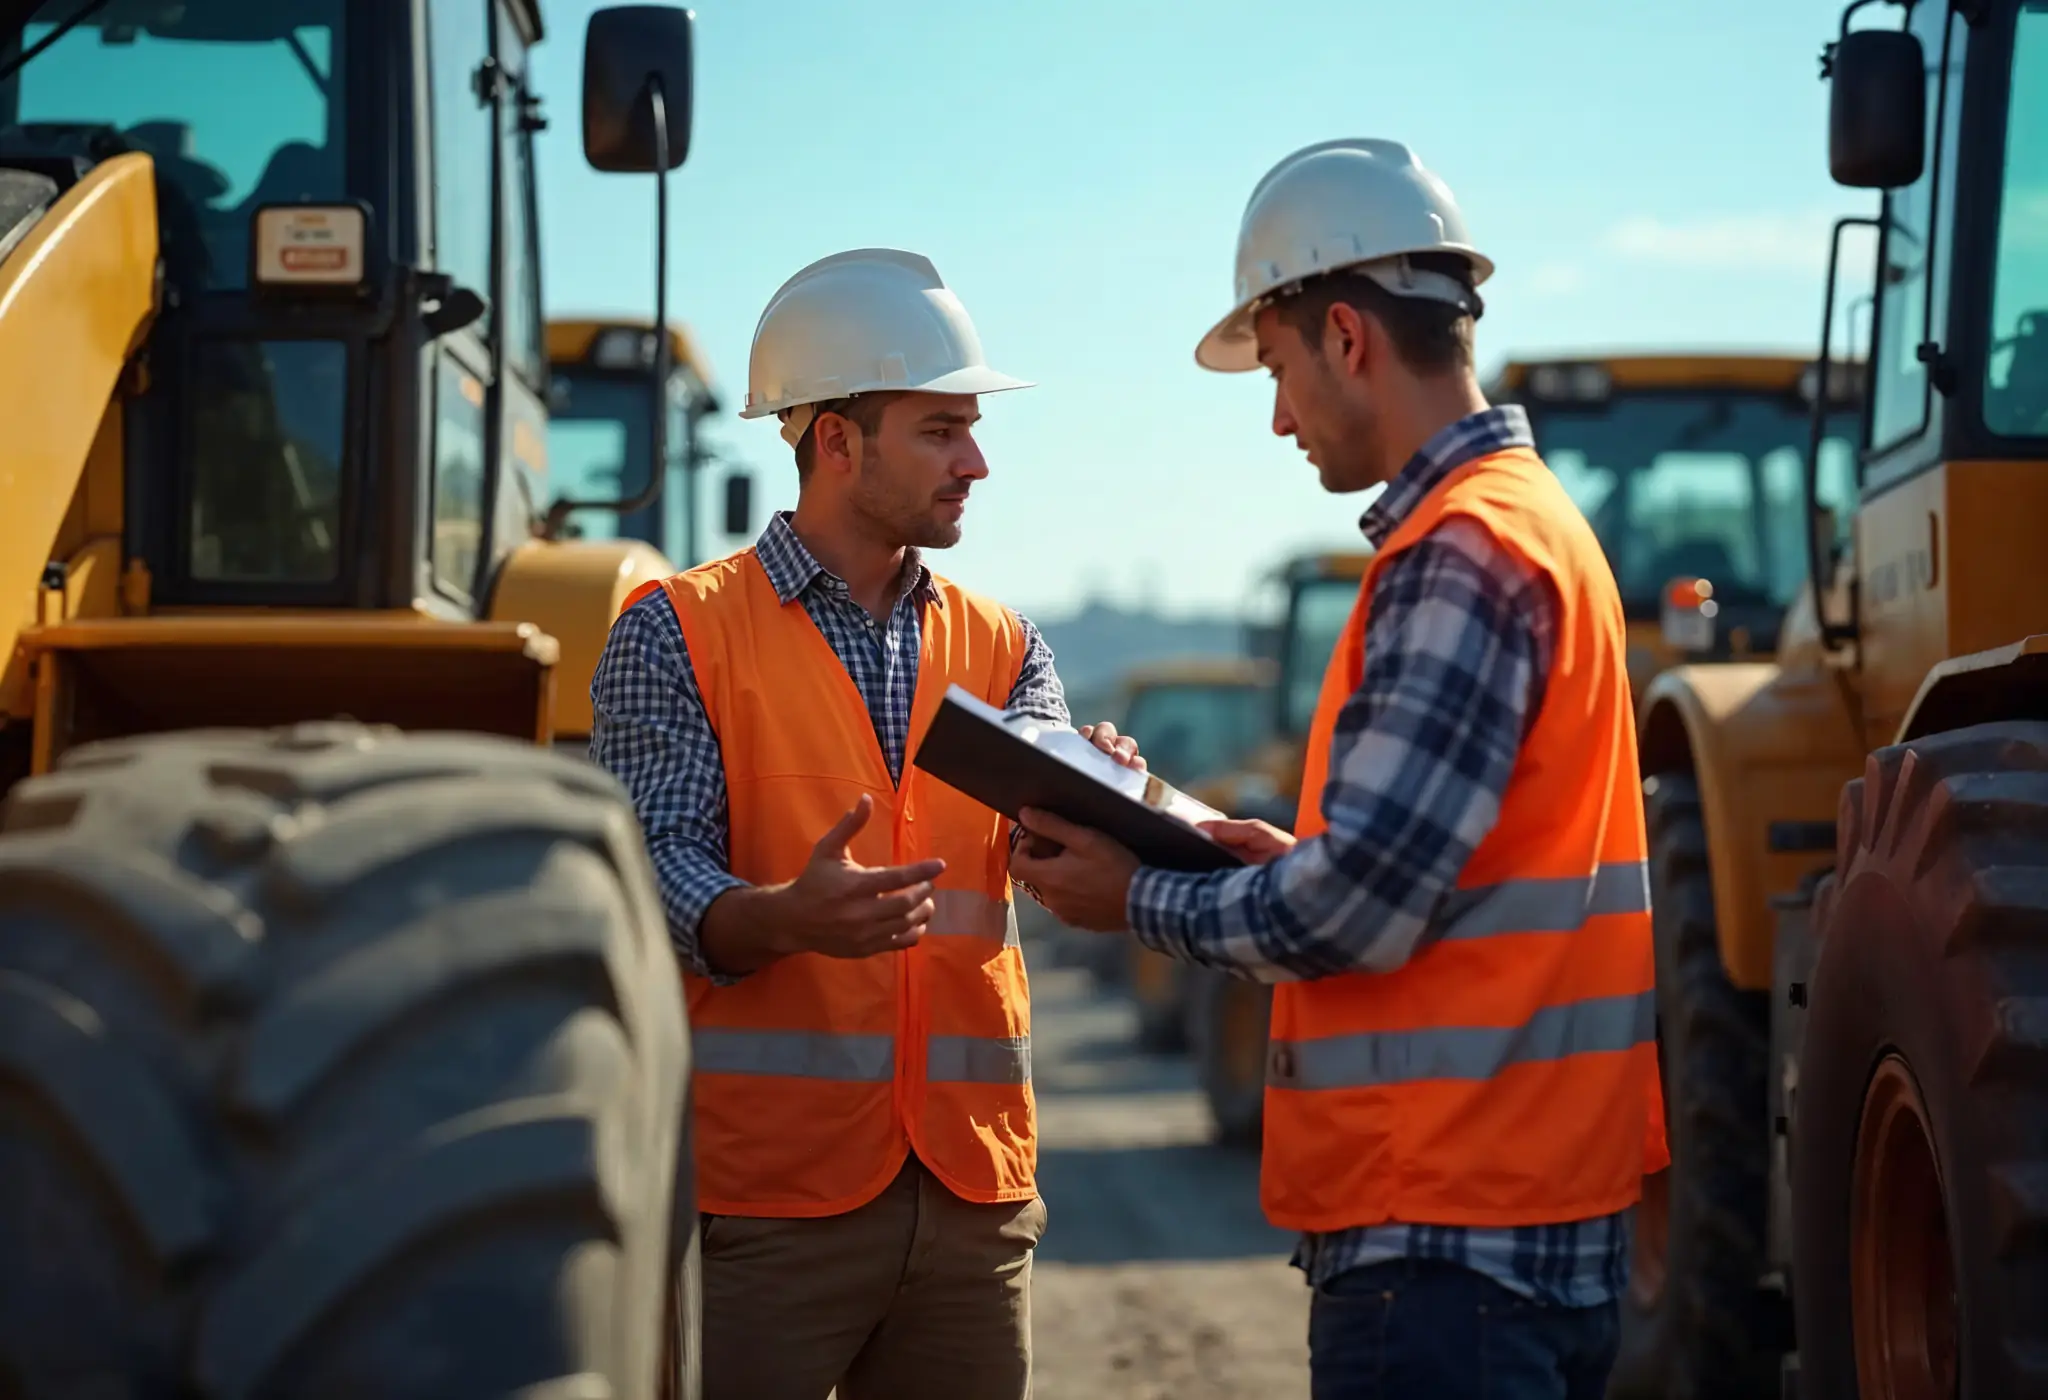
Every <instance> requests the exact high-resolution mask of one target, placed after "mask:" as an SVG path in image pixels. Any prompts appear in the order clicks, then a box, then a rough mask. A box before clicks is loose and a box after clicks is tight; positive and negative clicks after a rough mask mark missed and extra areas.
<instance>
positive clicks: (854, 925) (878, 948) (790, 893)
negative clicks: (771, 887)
mask: <svg viewBox="0 0 2048 1400" xmlns="http://www.w3.org/2000/svg"><path fill="white" fill-rule="evenodd" d="M874 809H875V802H874V799H873V798H872V797H871V796H869V795H868V794H867V793H862V794H861V796H860V800H859V801H858V802H856V803H854V804H853V810H851V811H850V812H848V813H847V814H846V815H845V816H843V817H841V818H840V819H839V820H838V822H837V823H835V824H834V825H833V827H832V829H831V830H830V831H828V832H826V833H825V834H824V835H823V836H821V837H819V838H818V844H817V845H815V846H813V847H812V848H811V858H810V860H809V861H808V862H807V863H806V864H805V865H804V871H803V874H801V875H799V876H797V877H796V879H794V880H792V881H791V882H790V883H789V884H787V885H785V886H783V888H782V889H781V890H780V891H779V894H780V896H781V899H780V902H781V903H782V905H783V908H782V910H781V911H780V912H781V914H782V918H783V922H784V923H785V926H786V930H787V933H788V942H789V944H790V949H791V951H794V952H802V953H823V954H824V955H825V956H826V957H830V958H865V957H871V956H873V955H874V954H876V953H888V952H894V951H895V950H897V949H899V948H909V947H912V946H914V945H915V944H916V943H917V941H918V940H919V939H920V938H922V937H923V936H924V930H925V925H926V924H927V923H928V922H929V921H930V919H931V917H932V909H933V901H932V884H931V882H932V881H933V880H935V879H937V878H938V877H939V874H940V873H941V872H942V871H944V870H945V868H946V863H945V862H944V861H942V860H924V861H919V862H917V863H916V864H915V865H887V866H868V865H862V864H860V863H859V862H858V861H856V860H854V859H853V857H852V856H851V855H849V854H848V852H847V844H848V843H849V842H850V841H852V840H853V838H854V836H855V835H856V834H858V833H859V831H860V829H861V828H862V827H864V826H866V825H867V824H868V817H869V816H870V815H871V814H872V813H873V812H874Z"/></svg>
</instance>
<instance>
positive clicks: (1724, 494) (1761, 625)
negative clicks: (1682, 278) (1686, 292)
mask: <svg viewBox="0 0 2048 1400" xmlns="http://www.w3.org/2000/svg"><path fill="white" fill-rule="evenodd" d="M1853 370H1854V366H1852V365H1841V364H1838V365H1837V366H1836V369H1835V373H1834V374H1832V375H1830V376H1829V377H1828V380H1827V388H1828V391H1829V393H1828V399H1829V401H1828V403H1827V404H1826V406H1825V414H1826V417H1825V424H1824V432H1823V437H1822V455H1821V498H1822V500H1823V501H1824V502H1826V503H1828V504H1830V506H1832V507H1834V508H1835V509H1837V511H1838V512H1839V509H1840V507H1841V506H1842V505H1845V504H1846V503H1847V501H1848V500H1849V498H1850V496H1851V495H1852V493H1853V491H1854V467H1855V443H1856V440H1857V438H1856V435H1857V432H1858V418H1857V410H1858V403H1857V398H1856V384H1857V380H1856V378H1855V375H1854V372H1853ZM1820 387H1821V377H1820V375H1819V374H1818V373H1817V372H1816V371H1815V368H1814V364H1813V361H1812V359H1811V358H1810V357H1807V356H1804V355H1787V354H1768V355H1767V354H1732V353H1720V354H1714V353H1706V352H1698V351H1695V352H1690V353H1659V354H1604V355H1597V356H1545V357H1541V358H1537V357H1532V356H1516V357H1514V358H1512V359H1510V360H1509V361H1508V362H1507V363H1506V364H1505V365H1503V366H1502V367H1501V368H1500V370H1499V371H1498V372H1496V373H1495V374H1494V375H1493V376H1492V378H1491V379H1490V381H1489V382H1488V384H1487V386H1486V390H1485V392H1486V398H1487V401H1488V402H1489V403H1496V404H1518V405H1520V406H1521V408H1522V409H1523V411H1524V412H1526V413H1527V414H1528V416H1529V422H1530V426H1531V428H1532V429H1533V430H1534V433H1535V436H1536V444H1537V448H1538V449H1539V451H1541V453H1542V454H1543V460H1544V462H1545V464H1546V465H1548V466H1549V467H1550V469H1551V470H1552V471H1553V472H1555V473H1556V474H1557V477H1558V480H1559V481H1560V482H1561V483H1562V484H1563V485H1564V487H1565V489H1566V490H1567V491H1568V492H1569V493H1570V494H1571V497H1572V500H1573V501H1574V502H1575V503H1576V504H1577V505H1578V506H1579V508H1580V510H1581V511H1583V512H1584V513H1585V515H1586V518H1587V520H1588V521H1590V522H1591V523H1592V525H1593V529H1594V533H1595V534H1596V535H1598V536H1599V539H1600V544H1601V547H1602V549H1603V550H1604V551H1605V552H1606V555H1607V561H1608V565H1609V567H1610V568H1612V569H1613V570H1614V579H1615V583H1616V585H1617V586H1618V587H1619V588H1620V590H1621V601H1622V608H1623V611H1624V612H1625V614H1626V616H1627V623H1628V648H1629V649H1628V668H1629V683H1630V686H1631V688H1632V689H1633V691H1634V692H1635V694H1636V695H1638V696H1640V695H1641V694H1642V693H1643V689H1644V687H1645V686H1647V685H1648V684H1649V682H1650V679H1651V678H1652V677H1653V676H1655V675H1656V674H1657V673H1658V672H1660V671H1662V670H1664V669H1665V668H1666V667H1669V666H1672V665H1675V664H1677V663H1678V662H1680V661H1740V660H1747V659H1751V658H1767V657H1769V656H1770V655H1771V654H1772V652H1773V651H1774V650H1775V649H1776V647H1777V641H1778V631H1779V628H1780V627H1781V626H1782V625H1783V621H1784V616H1785V609H1786V608H1787V607H1788V606H1789V605H1790V604H1791V601H1792V598H1793V595H1794V594H1795V593H1796V592H1797V591H1798V589H1799V586H1800V585H1801V584H1802V583H1803V582H1804V580H1805V577H1806V529H1807V514H1806V507H1805V497H1804V493H1803V491H1802V487H1801V483H1802V481H1803V480H1804V475H1805V462H1806V454H1807V449H1808V442H1807V436H1808V430H1809V427H1810V422H1811V418H1812V409H1813V406H1814V398H1815V394H1816V393H1817V391H1818V389H1819V388H1820ZM1703 580H1704V581H1706V583H1707V586H1706V590H1705V591H1704V592H1703V591H1702V589H1701V583H1702V581H1703Z"/></svg>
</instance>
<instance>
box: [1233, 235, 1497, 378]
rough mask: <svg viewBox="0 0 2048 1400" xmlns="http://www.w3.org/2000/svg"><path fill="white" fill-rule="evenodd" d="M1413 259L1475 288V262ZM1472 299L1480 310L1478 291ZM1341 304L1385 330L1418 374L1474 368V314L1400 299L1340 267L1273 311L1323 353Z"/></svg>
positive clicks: (1438, 256)
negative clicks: (1327, 331)
mask: <svg viewBox="0 0 2048 1400" xmlns="http://www.w3.org/2000/svg"><path fill="white" fill-rule="evenodd" d="M1408 261H1409V262H1410V263H1412V264H1413V265H1414V266H1415V268H1416V270H1417V271H1422V272H1441V273H1445V274H1447V275H1448V276H1451V277H1455V278H1456V279H1457V280H1458V281H1459V282H1460V283H1462V284H1463V285H1464V286H1465V287H1466V288H1467V289H1468V290H1469V289H1470V288H1471V286H1472V268H1471V264H1469V263H1467V262H1466V261H1465V260H1464V259H1463V258H1461V257H1459V256H1457V255H1456V254H1455V253H1416V254H1413V255H1411V256H1410V257H1409V259H1408ZM1471 299H1472V305H1473V306H1474V307H1475V308H1476V307H1478V306H1479V305H1480V301H1479V294H1478V293H1477V292H1473V293H1472V298H1471ZM1339 302H1342V303H1343V304H1344V305H1346V306H1349V307H1350V308H1351V309H1352V310H1354V311H1356V312H1358V313H1359V314H1360V315H1362V316H1370V317H1372V318H1373V319H1374V320H1375V321H1378V322H1379V323H1380V324H1381V325H1382V326H1384V327H1386V330H1387V338H1388V339H1389V340H1391V341H1393V342H1394V353H1395V354H1397V355H1399V356H1400V357H1401V363H1403V364H1404V365H1406V366H1408V368H1409V369H1411V370H1413V371H1414V372H1415V373H1417V374H1447V373H1449V372H1451V371H1453V370H1460V369H1470V368H1472V322H1473V320H1474V316H1473V314H1472V313H1471V312H1468V311H1465V310H1462V309H1460V308H1459V307H1455V306H1452V305H1451V304H1450V303H1449V302H1444V301H1437V300H1436V299H1435V298H1433V297H1402V296H1395V295H1394V294H1393V293H1392V292H1390V291H1388V290H1387V289H1386V288H1385V287H1382V286H1381V285H1380V284H1379V283H1377V282H1375V281H1373V280H1372V278H1370V277H1367V276H1366V275H1365V274H1364V273H1361V272H1354V271H1351V270H1348V269H1339V270H1338V271H1336V272H1332V273H1329V274H1328V275H1326V276H1323V277H1317V278H1315V279H1313V280H1311V281H1309V282H1308V283H1306V284H1305V285H1304V286H1303V287H1302V289H1301V291H1300V292H1298V293H1296V294H1295V295H1294V296H1291V297H1287V298H1285V299H1284V300H1282V301H1281V302H1279V303H1278V305H1277V306H1276V307H1275V308H1274V309H1275V310H1277V311H1278V312H1279V313H1280V320H1281V323H1282V324H1284V325H1289V326H1292V327H1294V329H1295V330H1296V331H1297V332H1298V333H1299V334H1300V336H1301V338H1302V339H1303V340H1304V341H1306V342H1307V343H1308V347H1309V349H1311V350H1313V351H1315V352H1316V353H1317V354H1318V355H1320V354H1321V353H1322V347H1323V326H1324V324H1325V323H1326V322H1327V321H1328V318H1329V315H1330V308H1331V307H1333V306H1335V305H1337V304H1338V303H1339Z"/></svg>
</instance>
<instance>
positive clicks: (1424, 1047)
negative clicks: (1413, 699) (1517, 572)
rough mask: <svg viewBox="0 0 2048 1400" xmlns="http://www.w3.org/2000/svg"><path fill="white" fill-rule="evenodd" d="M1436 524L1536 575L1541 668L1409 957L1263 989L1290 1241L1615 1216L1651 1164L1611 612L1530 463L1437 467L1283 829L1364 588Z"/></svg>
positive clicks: (1624, 677)
mask: <svg viewBox="0 0 2048 1400" xmlns="http://www.w3.org/2000/svg"><path fill="white" fill-rule="evenodd" d="M1453 515H1458V516H1465V517H1468V518H1470V519H1472V520H1474V521H1476V522H1477V523H1478V524H1479V525H1480V526H1481V527H1482V528H1484V529H1486V530H1487V531H1488V532H1489V533H1490V534H1491V535H1492V536H1493V537H1494V538H1495V539H1496V540H1497V541H1499V542H1500V544H1501V545H1502V546H1504V547H1505V548H1506V549H1508V550H1509V551H1511V552H1513V553H1515V554H1516V555H1518V556H1520V557H1521V558H1522V559H1524V560H1526V561H1527V562H1528V563H1529V564H1530V565H1532V566H1533V567H1534V569H1535V570H1537V571H1538V572H1539V573H1540V574H1542V575H1544V576H1547V577H1548V579H1549V580H1550V581H1551V583H1552V584H1553V585H1554V586H1555V589H1556V594H1557V597H1558V600H1559V603H1560V607H1561V611H1560V613H1559V615H1558V626H1557V635H1556V640H1555V648H1554V657H1553V660H1552V665H1551V670H1550V673H1549V676H1548V678H1547V681H1546V684H1545V688H1544V693H1543V699H1542V704H1541V706H1540V708H1539V709H1538V711H1537V714H1536V717H1535V721H1534V724H1533V725H1532V726H1531V727H1530V729H1529V731H1528V734H1527V737H1526V739H1525V741H1524V743H1523V746H1522V750H1521V753H1520V755H1519V757H1518V758H1517V760H1516V762H1515V766H1514V770H1513V772H1512V774H1511V776H1510V778H1509V780H1508V786H1507V789H1506V792H1505V793H1504V795H1503V797H1502V801H1501V810H1500V816H1499V819H1498V821H1497V823H1496V824H1495V826H1494V828H1493V830H1492V831H1491V832H1490V833H1489V834H1488V835H1487V836H1486V838H1485V839H1484V840H1483V841H1481V842H1480V844H1479V847H1478V849H1477V850H1475V851H1474V852H1473V854H1472V857H1471V859H1470V860H1469V861H1468V862H1467V863H1466V865H1465V869H1464V871H1463V872H1462V874H1461V875H1460V876H1459V879H1458V883H1457V887H1456V889H1455V890H1454V891H1453V892H1452V893H1451V894H1450V895H1449V896H1448V897H1446V898H1445V900H1444V901H1443V903H1442V905H1441V907H1440V908H1439V909H1438V911H1437V913H1436V915H1435V916H1434V918H1433V920H1432V924H1431V927H1430V929H1429V931H1428V935H1427V936H1426V937H1425V939H1424V940H1423V942H1422V944H1421V950H1420V951H1419V952H1418V953H1417V954H1416V955H1415V956H1414V958H1413V959H1411V960H1410V961H1409V962H1408V963H1407V964H1405V965H1404V966H1402V967H1400V968H1398V969H1396V970H1395V971H1393V972H1391V973H1385V974H1369V973H1348V974H1344V975H1342V976H1337V977H1330V978H1325V979H1320V980H1317V981H1311V982H1286V983H1281V984H1279V985H1277V986H1276V987H1275V988H1274V993H1273V1012H1272V1027H1271V1032H1270V1042H1269V1045H1268V1049H1267V1074H1266V1109H1265V1154H1264V1166H1263V1173H1262V1181H1261V1196H1262V1198H1263V1200H1264V1204H1265V1208H1266V1213H1267V1215H1268V1217H1269V1218H1270V1219H1271V1220H1272V1221H1273V1222H1274V1223H1275V1224H1277V1225H1280V1226H1283V1227H1286V1228H1290V1229H1297V1230H1307V1231H1329V1230H1338V1229H1345V1228H1350V1227H1354V1226H1362V1225H1375V1224H1379V1223H1381V1222H1385V1221H1403V1222H1412V1223H1417V1224H1430V1225H1470V1226H1514V1225H1535V1224H1553V1223H1559V1222H1563V1221H1569V1220H1579V1219H1585V1218H1589V1217H1592V1216H1596V1215H1604V1214H1608V1213H1611V1212H1614V1211H1618V1210H1621V1209H1623V1208H1624V1207H1626V1206H1628V1205H1630V1204H1632V1203H1633V1202H1634V1201H1636V1200H1637V1199H1638V1198H1639V1196H1640V1195H1641V1191H1642V1178H1643V1176H1644V1175H1645V1174H1646V1173H1648V1172H1654V1171H1658V1170H1661V1169H1662V1168H1663V1167H1664V1166H1665V1165H1666V1164H1667V1163H1668V1162H1669V1160H1670V1159H1669V1156H1668V1153H1667V1151H1666V1146H1665V1139H1664V1108H1663V1097H1662V1092H1661V1089H1660V1086H1659V1082H1658V1076H1657V1045H1656V990H1655V989H1656V975H1655V969H1654V957H1653V950H1652V941H1651V935H1650V912H1649V889H1648V871H1647V866H1646V844H1647V843H1646V840H1645V835H1644V825H1643V807H1642V786H1641V778H1640V774H1639V767H1638V763H1637V758H1636V733H1635V722H1634V714H1633V707H1632V705H1631V702H1630V694H1629V683H1628V668H1627V665H1626V642H1625V638H1624V631H1623V619H1622V609H1621V599H1620V596H1619V594H1618V592H1617V590H1616V588H1615V583H1614V576H1613V573H1612V571H1611V569H1610V568H1609V566H1608V563H1607V560H1606V558H1605V557H1604V555H1603V554H1602V553H1601V550H1600V545H1599V543H1598V541H1597V540H1596V539H1595V538H1594V536H1593V533H1592V531H1591V530H1590V529H1589V528H1588V527H1587V525H1586V522H1585V519H1584V517H1583V516H1582V515H1581V514H1580V512H1579V510H1578V508H1577V507H1575V506H1574V505H1573V504H1572V502H1571V500H1570V498H1569V497H1567V496H1566V495H1565V493H1564V490H1563V488H1562V487H1561V486H1560V485H1559V484H1558V482H1557V480H1556V478H1555V477H1554V476H1552V475H1551V473H1550V471H1549V470H1548V469H1547V468H1546V467H1545V466H1544V464H1543V462H1542V461H1541V460H1540V459H1539V458H1538V457H1537V456H1536V455H1535V454H1534V453H1533V452H1529V451H1527V450H1524V449H1509V450H1506V451H1502V452H1498V453H1493V454H1490V455H1488V456H1485V457H1481V458H1479V459H1477V460H1475V461H1472V462H1469V463H1467V464H1466V465H1465V466H1463V467H1462V468H1460V469H1458V470H1457V471H1454V472H1452V473H1451V474H1450V475H1449V476H1448V477H1446V478H1445V480H1444V481H1443V482H1441V483H1440V484H1439V485H1438V486H1437V487H1436V489H1435V490H1433V491H1432V492H1431V493H1430V494H1429V495H1428V496H1427V497H1425V498H1424V499H1423V500H1422V502H1421V503H1420V504H1419V505H1418V506H1417V508H1416V509H1415V510H1414V511H1413V512H1412V513H1411V514H1410V515H1409V516H1408V517H1407V519H1405V520H1404V521H1402V522H1401V524H1400V525H1399V526H1397V527H1396V528H1395V529H1394V531H1393V532H1392V534H1390V535H1389V536H1388V538H1387V540H1386V541H1385V543H1384V544H1383V546H1382V547H1381V548H1380V549H1379V551H1378V552H1377V553H1376V554H1375V556H1374V558H1373V560H1372V562H1371V563H1370V564H1369V565H1368V566H1367V568H1366V573H1365V578H1364V581H1363V583H1362V584H1361V586H1360V588H1359V594H1358V602H1357V603H1356V605H1355V606H1354V609H1353V612H1352V617H1351V621H1350V623H1349V625H1347V626H1346V628H1345V630H1344V636H1343V640H1342V641H1341V642H1340V643H1339V645H1338V647H1337V649H1336V651H1335V653H1334V654H1333V655H1332V657H1331V659H1330V664H1329V669H1328V671H1327V672H1326V673H1325V675H1324V679H1323V689H1322V696H1321V699H1320V701H1319V703H1318V705H1317V709H1316V715H1315V719H1314V722H1313V723H1312V725H1311V726H1310V729H1309V735H1308V750H1307V762H1306V764H1305V771H1304V773H1303V775H1302V784H1301V799H1300V808H1299V812H1298V814H1297V818H1296V825H1295V832H1296V835H1297V836H1298V837H1301V838H1304V839H1306V838H1308V837H1311V836H1314V835H1316V834H1317V833H1319V832H1321V831H1322V830H1324V828H1325V823H1324V820H1323V816H1322V811H1321V797H1322V791H1323V786H1324V782H1325V779H1326V778H1327V776H1328V771H1329V753H1330V741H1331V737H1332V735H1333V734H1334V732H1335V729H1336V723H1337V712H1338V711H1339V710H1340V709H1341V708H1342V707H1343V705H1344V702H1345V701H1346V700H1347V699H1348V698H1349V697H1350V696H1351V694H1352V693H1353V692H1354V691H1355V690H1356V689H1357V687H1358V684H1359V681H1360V677H1361V676H1362V674H1363V670H1364V662H1365V656H1364V645H1365V643H1364V636H1365V624H1366V621H1367V618H1368V616H1369V614H1370V611H1371V606H1372V591H1373V585H1374V583H1375V581H1376V580H1377V579H1378V577H1379V574H1380V572H1381V571H1382V570H1383V569H1385V568H1386V567H1387V565H1388V564H1389V563H1390V562H1391V561H1392V560H1393V559H1395V558H1396V557H1398V556H1399V555H1400V553H1401V551H1403V550H1404V549H1407V548H1408V547H1410V546H1411V545H1413V544H1414V543H1415V542H1416V541H1418V540H1420V539H1422V538H1423V537H1424V536H1425V535H1427V534H1428V533H1429V532H1430V531H1431V530H1432V529H1433V528H1434V527H1435V526H1436V525H1438V524H1439V523H1440V522H1442V521H1443V520H1444V519H1445V518H1446V517H1449V516H1453Z"/></svg>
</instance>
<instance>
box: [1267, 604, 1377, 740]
mask: <svg viewBox="0 0 2048 1400" xmlns="http://www.w3.org/2000/svg"><path fill="white" fill-rule="evenodd" d="M1357 601H1358V580H1357V579H1355V578H1319V579H1311V580H1309V581H1308V582H1306V583H1304V584H1302V585H1301V587H1300V588H1299V589H1298V590H1297V591H1296V593H1295V595H1294V616H1293V623H1292V627H1291V628H1290V630H1289V632H1288V635H1287V655H1286V657H1285V658H1284V661H1283V664H1282V668H1281V670H1282V678H1281V686H1282V688H1283V694H1282V696H1281V705H1282V716H1281V720H1282V723H1283V724H1284V725H1285V726H1286V729H1287V732H1288V733H1289V734H1291V735H1299V734H1306V733H1308V726H1309V722H1310V721H1311V720H1313V719H1314V718H1315V713H1316V700H1317V698H1318V697H1319V696H1320V695H1321V694H1322V689H1323V672H1324V671H1325V670H1326V669H1327V668H1328V667H1329V664H1330V656H1331V653H1333V652H1335V651H1336V649H1337V639H1338V638H1339V637H1341V636H1343V635H1344V623H1345V621H1346V620H1347V619H1349V618H1350V616H1351V608H1352V605H1353V604H1355V603H1356V602H1357Z"/></svg>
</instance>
